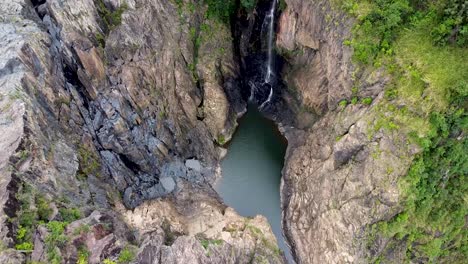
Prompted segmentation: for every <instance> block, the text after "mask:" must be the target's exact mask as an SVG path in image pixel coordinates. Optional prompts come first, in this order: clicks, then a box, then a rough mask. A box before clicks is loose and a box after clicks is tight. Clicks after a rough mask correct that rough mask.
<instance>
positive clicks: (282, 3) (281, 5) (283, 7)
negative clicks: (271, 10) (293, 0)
mask: <svg viewBox="0 0 468 264" xmlns="http://www.w3.org/2000/svg"><path fill="white" fill-rule="evenodd" d="M287 6H288V4H287V3H286V1H285V0H279V7H278V8H279V10H281V11H284V10H286V7H287Z"/></svg>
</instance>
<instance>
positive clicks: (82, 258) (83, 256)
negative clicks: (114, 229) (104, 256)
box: [76, 246, 89, 264]
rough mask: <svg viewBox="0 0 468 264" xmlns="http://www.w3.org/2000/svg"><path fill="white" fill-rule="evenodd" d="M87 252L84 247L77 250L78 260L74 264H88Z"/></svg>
mask: <svg viewBox="0 0 468 264" xmlns="http://www.w3.org/2000/svg"><path fill="white" fill-rule="evenodd" d="M88 258H89V251H88V250H87V249H86V247H84V246H82V247H80V248H79V249H78V260H77V261H76V264H88Z"/></svg>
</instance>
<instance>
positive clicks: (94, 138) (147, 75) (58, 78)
mask: <svg viewBox="0 0 468 264" xmlns="http://www.w3.org/2000/svg"><path fill="white" fill-rule="evenodd" d="M205 12H206V6H205V5H203V4H200V3H198V2H197V1H162V0H128V1H119V0H109V1H107V0H96V1H93V0H82V1H71V0H70V1H68V0H47V1H44V0H33V1H29V0H14V1H3V2H2V3H0V13H1V17H0V35H1V37H0V51H1V54H2V55H1V56H0V84H1V85H0V89H1V90H0V92H1V94H0V109H1V112H0V134H1V135H2V136H1V138H0V147H1V148H2V151H1V153H0V172H1V177H0V193H1V195H0V204H1V207H2V208H3V210H1V211H0V241H1V246H0V262H2V263H22V262H24V261H39V262H52V263H61V262H64V263H75V262H77V261H80V259H87V260H88V261H89V263H102V262H103V261H106V262H105V263H114V262H112V261H117V260H118V261H119V263H128V262H131V261H134V262H136V263H246V262H261V261H268V262H270V263H282V262H283V259H282V256H281V254H280V253H279V251H278V249H277V246H276V240H275V238H274V236H273V235H272V232H271V230H270V227H269V225H268V223H267V221H266V219H264V218H262V217H256V218H253V219H246V218H243V217H240V216H238V215H237V214H236V213H235V212H233V210H232V209H230V208H226V206H224V205H222V204H221V203H220V199H219V198H218V196H217V194H216V193H215V192H214V191H213V190H212V189H211V187H210V184H211V183H212V182H213V180H214V179H215V178H216V177H217V175H218V174H219V172H218V167H219V165H218V163H219V159H220V156H221V154H222V153H223V149H222V148H220V147H219V145H222V144H224V142H225V141H226V140H227V139H229V138H230V136H231V134H232V133H233V130H234V128H235V126H236V121H235V120H236V118H237V115H238V114H240V113H242V112H243V111H245V102H244V101H243V100H242V99H241V97H240V94H239V92H238V91H239V89H238V87H237V86H238V71H239V70H238V66H237V63H236V61H235V56H234V54H233V45H232V40H231V35H230V29H229V26H227V25H226V24H223V23H220V22H218V21H215V20H213V19H210V18H208V17H207V16H206V14H205ZM155 198H162V199H158V200H157V201H153V202H145V201H146V200H151V199H155ZM130 209H133V210H130ZM15 248H16V250H14V249H15ZM80 263H81V262H80Z"/></svg>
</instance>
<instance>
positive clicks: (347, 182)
mask: <svg viewBox="0 0 468 264" xmlns="http://www.w3.org/2000/svg"><path fill="white" fill-rule="evenodd" d="M285 2H286V3H287V8H286V9H285V10H284V11H283V13H282V15H281V18H280V20H279V30H278V31H279V32H278V36H277V45H278V47H279V49H280V50H281V52H282V55H283V56H284V57H285V58H286V60H287V63H288V65H287V67H286V69H285V72H284V73H283V75H284V79H285V82H286V83H287V85H288V86H289V87H290V89H292V90H294V91H295V92H296V94H297V97H298V98H299V99H300V101H301V103H302V107H303V108H305V109H308V110H309V111H313V112H316V113H317V114H319V118H318V121H317V122H316V123H315V124H314V125H313V126H312V127H311V128H310V129H306V130H304V131H295V132H294V134H291V135H289V136H288V140H289V148H288V154H287V157H286V164H285V168H284V170H283V184H282V202H283V210H284V211H283V225H284V228H285V233H286V236H287V237H288V239H289V242H290V243H291V245H292V248H293V254H294V255H295V257H296V259H297V260H298V262H299V263H360V262H366V257H367V256H368V252H367V249H366V246H365V243H366V241H367V237H366V236H365V232H364V231H365V228H366V227H367V226H368V225H370V224H372V223H374V222H377V221H380V220H385V219H389V218H391V217H392V216H394V215H395V214H396V213H397V212H398V210H399V203H398V201H399V197H400V194H399V189H398V186H397V180H398V179H399V177H401V176H403V175H405V174H406V172H407V169H408V167H409V166H410V164H411V160H412V157H413V155H414V154H415V153H417V152H418V148H417V147H416V146H414V145H411V144H408V141H407V138H406V137H405V136H404V134H402V133H398V132H390V133H389V132H388V131H385V132H384V131H382V130H381V129H378V128H377V129H376V128H375V127H376V126H375V123H376V122H378V121H377V120H378V116H379V114H377V113H380V112H379V111H380V110H379V102H380V101H381V100H382V97H383V95H384V93H383V89H384V86H385V83H386V82H387V81H388V78H387V77H385V76H384V75H382V73H381V72H380V70H375V71H372V72H370V71H367V70H362V69H356V68H354V66H353V65H352V63H351V50H350V49H349V47H347V46H345V45H344V44H343V42H344V41H345V40H346V39H348V38H349V37H350V31H351V30H350V29H351V26H352V25H353V21H352V20H351V19H350V18H349V17H347V16H346V15H345V14H343V13H342V11H341V10H339V9H334V8H333V7H332V5H331V4H330V1H302V0H286V1H285ZM354 87H358V90H357V88H354ZM351 96H356V97H358V98H364V97H372V98H373V99H374V100H373V102H372V101H371V102H372V104H370V105H368V104H366V103H362V102H356V103H353V104H350V105H346V103H345V104H339V102H340V101H341V100H342V99H350V98H351ZM376 247H377V248H378V247H379V246H378V245H377V246H376ZM395 261H396V262H398V256H395Z"/></svg>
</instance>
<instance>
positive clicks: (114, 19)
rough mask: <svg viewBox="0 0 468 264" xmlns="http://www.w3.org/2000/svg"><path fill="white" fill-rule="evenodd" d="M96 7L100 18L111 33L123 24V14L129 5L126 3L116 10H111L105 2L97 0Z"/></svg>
mask: <svg viewBox="0 0 468 264" xmlns="http://www.w3.org/2000/svg"><path fill="white" fill-rule="evenodd" d="M96 7H97V11H98V13H99V16H100V17H101V18H102V20H103V21H104V24H105V26H106V28H107V30H109V31H110V30H112V29H114V28H115V27H116V26H118V25H120V24H121V23H122V14H123V12H125V10H127V9H128V5H127V3H126V2H125V1H124V2H123V3H122V4H121V5H120V7H119V8H117V9H116V10H110V9H109V8H108V7H107V6H106V4H105V3H104V1H103V0H96Z"/></svg>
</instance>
